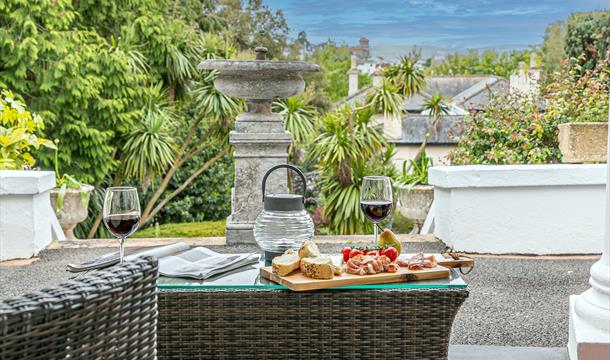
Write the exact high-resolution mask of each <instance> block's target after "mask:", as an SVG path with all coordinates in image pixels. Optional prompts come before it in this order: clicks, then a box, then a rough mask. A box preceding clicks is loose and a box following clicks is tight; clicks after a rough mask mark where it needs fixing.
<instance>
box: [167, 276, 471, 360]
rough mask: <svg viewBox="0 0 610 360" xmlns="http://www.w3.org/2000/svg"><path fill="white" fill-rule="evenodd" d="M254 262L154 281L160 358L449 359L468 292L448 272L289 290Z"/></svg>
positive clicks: (456, 278)
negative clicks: (194, 277)
mask: <svg viewBox="0 0 610 360" xmlns="http://www.w3.org/2000/svg"><path fill="white" fill-rule="evenodd" d="M261 265H262V264H259V265H257V266H250V267H247V268H245V269H242V270H239V271H234V272H232V273H230V274H227V275H225V276H221V277H218V278H216V279H214V280H211V281H205V282H199V281H191V280H185V279H173V278H160V279H159V283H158V287H159V290H160V291H159V304H158V307H159V321H158V347H157V348H158V355H159V359H373V358H375V359H417V360H423V359H447V351H448V345H449V336H450V333H451V326H452V324H453V319H454V317H455V315H456V313H457V311H458V310H459V308H460V306H461V304H462V303H463V302H464V300H465V299H466V298H467V297H468V290H467V289H466V283H465V282H464V281H463V280H462V278H461V277H460V276H459V274H458V272H457V271H455V270H453V271H452V274H451V278H449V279H442V280H429V281H420V282H411V283H396V284H384V285H361V286H351V287H341V288H334V289H327V290H320V291H311V292H298V293H297V292H292V291H290V290H287V289H285V288H284V287H283V286H280V285H277V284H274V283H271V282H269V281H268V280H265V279H262V278H260V276H258V272H259V269H258V267H259V266H261Z"/></svg>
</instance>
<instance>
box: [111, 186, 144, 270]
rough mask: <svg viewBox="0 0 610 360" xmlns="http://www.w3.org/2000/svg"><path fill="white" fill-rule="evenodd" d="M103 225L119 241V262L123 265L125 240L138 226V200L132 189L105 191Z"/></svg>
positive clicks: (116, 188)
mask: <svg viewBox="0 0 610 360" xmlns="http://www.w3.org/2000/svg"><path fill="white" fill-rule="evenodd" d="M102 211H103V214H104V217H103V219H104V225H106V228H107V229H108V231H110V232H111V233H112V235H114V236H115V237H116V238H118V239H119V262H120V263H123V255H124V253H125V251H124V249H125V238H127V237H128V236H129V235H131V234H133V232H134V231H136V230H137V229H138V226H140V200H139V199H138V190H137V189H136V188H134V187H126V186H117V187H111V188H108V189H106V195H105V196H104V208H103V210H102Z"/></svg>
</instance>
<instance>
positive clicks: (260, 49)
mask: <svg viewBox="0 0 610 360" xmlns="http://www.w3.org/2000/svg"><path fill="white" fill-rule="evenodd" d="M268 51H269V50H267V48H266V47H264V46H257V47H255V48H254V52H255V53H256V60H265V59H266V58H267V52H268Z"/></svg>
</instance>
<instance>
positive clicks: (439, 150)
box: [393, 144, 455, 169]
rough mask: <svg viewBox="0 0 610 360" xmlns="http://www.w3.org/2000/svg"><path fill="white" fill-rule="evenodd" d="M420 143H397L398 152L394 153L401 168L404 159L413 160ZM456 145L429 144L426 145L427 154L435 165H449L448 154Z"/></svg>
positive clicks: (395, 161) (395, 159) (395, 160)
mask: <svg viewBox="0 0 610 360" xmlns="http://www.w3.org/2000/svg"><path fill="white" fill-rule="evenodd" d="M419 146H420V144H396V154H395V155H394V158H393V160H394V163H395V164H396V166H397V167H398V168H399V169H402V162H403V161H404V160H411V159H413V158H414V157H415V154H417V150H419ZM454 148H455V146H453V145H438V144H428V145H426V155H428V156H429V157H431V158H432V160H433V161H434V165H435V166H438V165H447V164H449V161H448V160H447V155H448V154H449V152H451V150H453V149H454Z"/></svg>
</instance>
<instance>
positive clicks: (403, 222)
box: [392, 209, 413, 234]
mask: <svg viewBox="0 0 610 360" xmlns="http://www.w3.org/2000/svg"><path fill="white" fill-rule="evenodd" d="M393 214H394V220H393V221H392V231H393V232H394V233H396V234H408V233H410V232H411V230H412V229H413V221H411V219H407V218H406V217H404V216H402V214H401V213H400V212H398V209H394V210H393Z"/></svg>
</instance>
